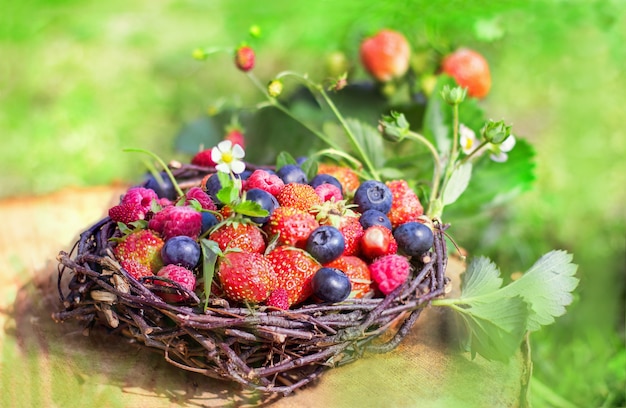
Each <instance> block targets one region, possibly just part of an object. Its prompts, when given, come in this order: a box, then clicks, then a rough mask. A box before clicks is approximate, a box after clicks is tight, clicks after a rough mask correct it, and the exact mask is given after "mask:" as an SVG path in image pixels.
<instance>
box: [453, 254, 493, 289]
mask: <svg viewBox="0 0 626 408" xmlns="http://www.w3.org/2000/svg"><path fill="white" fill-rule="evenodd" d="M501 286H502V278H500V270H499V269H498V267H497V266H496V264H494V263H493V262H491V260H490V259H489V258H487V257H484V256H480V257H476V258H472V260H471V261H470V263H469V265H468V266H467V269H466V271H465V272H464V273H463V274H462V275H461V298H462V299H463V298H472V297H475V296H481V295H484V294H487V293H491V292H494V291H496V290H498V289H500V287H501Z"/></svg>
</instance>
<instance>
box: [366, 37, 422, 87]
mask: <svg viewBox="0 0 626 408" xmlns="http://www.w3.org/2000/svg"><path fill="white" fill-rule="evenodd" d="M360 53H361V63H362V64H363V67H365V69H366V70H367V72H369V74H370V75H371V76H373V77H374V78H375V79H376V80H378V81H380V82H387V81H390V80H392V79H394V78H400V77H402V76H403V75H404V74H405V73H406V71H407V70H408V69H409V58H410V57H411V49H410V47H409V43H408V41H407V40H406V38H405V37H404V35H402V34H400V33H399V32H397V31H393V30H388V29H384V30H380V31H379V32H378V33H377V34H376V35H374V36H372V37H368V38H366V39H365V40H364V41H363V42H362V43H361V50H360Z"/></svg>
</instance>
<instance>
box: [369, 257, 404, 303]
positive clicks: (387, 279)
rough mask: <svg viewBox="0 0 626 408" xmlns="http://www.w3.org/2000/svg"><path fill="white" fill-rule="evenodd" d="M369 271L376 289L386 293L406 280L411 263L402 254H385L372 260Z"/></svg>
mask: <svg viewBox="0 0 626 408" xmlns="http://www.w3.org/2000/svg"><path fill="white" fill-rule="evenodd" d="M370 273H371V274H372V279H374V281H375V282H376V284H377V285H378V289H380V291H381V292H383V294H385V295H388V294H389V293H391V292H393V290H394V289H396V288H397V287H398V286H400V285H402V284H403V283H404V282H405V281H406V280H407V278H408V277H409V274H410V273H411V264H410V263H409V260H408V259H407V258H406V257H404V256H402V255H386V256H383V257H380V258H378V259H376V260H375V261H374V262H372V264H371V265H370Z"/></svg>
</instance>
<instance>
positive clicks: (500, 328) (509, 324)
mask: <svg viewBox="0 0 626 408" xmlns="http://www.w3.org/2000/svg"><path fill="white" fill-rule="evenodd" d="M456 306H457V307H455V308H454V310H455V311H456V312H457V316H456V317H457V319H460V320H461V321H462V324H463V329H464V331H465V334H466V339H465V347H466V349H468V350H469V351H471V353H472V357H474V356H475V354H476V353H478V354H480V355H481V356H483V357H484V358H486V359H488V360H497V361H507V360H508V359H509V358H510V357H511V356H512V355H514V354H515V352H516V351H517V350H518V349H519V346H520V344H521V342H522V339H523V337H524V334H525V333H526V329H525V327H526V321H527V320H528V304H527V303H526V302H524V300H523V299H522V298H521V297H519V296H515V297H511V298H501V297H496V298H493V295H492V296H486V297H484V298H480V299H475V300H472V301H471V302H467V303H458V304H457V305H456Z"/></svg>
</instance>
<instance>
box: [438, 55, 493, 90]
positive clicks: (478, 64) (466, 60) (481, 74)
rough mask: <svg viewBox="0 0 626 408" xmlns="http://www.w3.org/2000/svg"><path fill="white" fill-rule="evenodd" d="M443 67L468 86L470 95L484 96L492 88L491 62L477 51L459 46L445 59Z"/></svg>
mask: <svg viewBox="0 0 626 408" xmlns="http://www.w3.org/2000/svg"><path fill="white" fill-rule="evenodd" d="M441 69H442V71H443V72H444V73H446V74H448V75H450V76H451V77H453V78H454V79H455V81H456V82H457V84H459V86H461V87H463V88H467V93H468V94H469V96H472V97H474V98H484V97H485V96H487V94H488V93H489V90H490V89H491V73H490V72H489V64H488V63H487V60H486V59H485V58H484V57H483V56H482V55H481V54H479V53H478V52H476V51H473V50H470V49H468V48H459V49H458V50H456V51H455V52H453V53H452V54H449V55H447V56H446V57H445V58H444V59H443V61H442V63H441Z"/></svg>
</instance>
